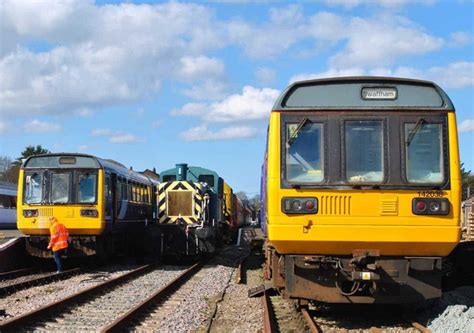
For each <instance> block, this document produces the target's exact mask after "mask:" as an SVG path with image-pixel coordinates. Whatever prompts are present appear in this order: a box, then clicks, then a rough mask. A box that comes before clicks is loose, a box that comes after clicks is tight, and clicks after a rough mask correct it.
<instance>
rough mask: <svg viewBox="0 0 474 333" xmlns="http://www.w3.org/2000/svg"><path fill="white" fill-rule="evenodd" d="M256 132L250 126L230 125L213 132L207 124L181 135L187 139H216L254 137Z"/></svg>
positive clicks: (183, 138)
mask: <svg viewBox="0 0 474 333" xmlns="http://www.w3.org/2000/svg"><path fill="white" fill-rule="evenodd" d="M256 134H257V130H256V129H255V128H253V127H248V126H230V127H224V128H222V129H220V130H218V131H217V132H212V131H210V130H209V129H208V128H207V126H206V125H203V126H197V127H193V128H190V129H189V130H187V131H185V132H182V133H180V135H179V137H180V138H181V139H182V140H185V141H215V140H233V139H244V138H252V137H254V136H255V135H256Z"/></svg>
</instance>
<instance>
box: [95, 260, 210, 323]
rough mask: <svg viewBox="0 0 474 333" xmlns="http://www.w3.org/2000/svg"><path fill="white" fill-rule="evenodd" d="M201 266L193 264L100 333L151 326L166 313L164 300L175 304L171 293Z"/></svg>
mask: <svg viewBox="0 0 474 333" xmlns="http://www.w3.org/2000/svg"><path fill="white" fill-rule="evenodd" d="M202 266H203V263H202V262H199V263H197V264H194V265H193V266H191V267H190V268H188V269H186V270H185V271H184V272H183V273H182V274H180V275H179V276H177V277H176V278H174V279H173V280H172V281H170V282H169V283H168V284H166V285H165V286H163V287H162V288H160V289H159V290H158V291H156V292H154V293H153V294H152V295H150V296H149V297H148V298H146V299H145V300H143V301H142V302H140V303H139V304H137V305H136V306H134V307H132V308H131V309H130V310H128V311H127V312H126V313H124V314H123V315H121V316H119V317H118V318H117V319H115V320H114V321H113V322H112V323H111V324H109V325H107V326H106V327H104V328H102V329H101V332H118V331H131V330H133V329H134V328H136V327H137V326H139V325H140V326H148V325H150V324H153V322H154V321H155V319H156V318H157V317H160V315H162V312H163V311H165V312H166V310H167V309H166V306H165V305H166V302H165V301H166V300H167V299H168V303H176V302H175V301H176V300H173V299H172V298H173V293H175V292H176V291H177V290H179V288H180V287H181V286H182V285H183V284H185V283H186V282H187V281H188V280H189V279H190V278H191V277H192V276H193V275H194V274H196V273H197V272H198V271H199V270H200V269H201V268H202Z"/></svg>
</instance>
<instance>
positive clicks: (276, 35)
mask: <svg viewBox="0 0 474 333" xmlns="http://www.w3.org/2000/svg"><path fill="white" fill-rule="evenodd" d="M226 32H227V34H228V36H229V38H230V42H231V43H234V44H236V45H240V46H241V47H242V48H243V49H244V52H245V53H246V54H247V55H249V56H250V57H254V58H268V57H275V56H277V55H279V54H281V53H283V52H285V51H287V50H289V49H290V48H291V47H292V45H293V44H295V43H296V42H298V41H300V40H301V39H304V38H305V37H307V35H306V32H305V18H304V15H303V12H302V10H301V7H299V6H296V5H290V6H286V7H281V8H272V9H270V20H269V21H268V22H264V23H263V24H260V25H256V24H250V23H247V22H244V21H236V20H234V21H231V22H229V23H228V24H227V25H226Z"/></svg>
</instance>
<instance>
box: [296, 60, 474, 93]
mask: <svg viewBox="0 0 474 333" xmlns="http://www.w3.org/2000/svg"><path fill="white" fill-rule="evenodd" d="M361 75H374V76H394V77H405V78H413V79H423V80H430V81H434V82H435V83H437V84H438V85H440V86H441V87H443V88H450V89H462V88H467V87H472V86H474V62H466V61H460V62H454V63H451V64H448V65H447V66H445V67H431V68H428V69H426V70H421V69H418V68H413V67H396V68H389V67H376V68H372V69H368V70H367V69H363V68H360V67H353V68H346V69H329V70H327V71H325V72H321V73H302V74H298V75H294V76H293V77H291V79H290V83H293V82H295V81H303V80H309V79H318V78H328V77H341V76H361Z"/></svg>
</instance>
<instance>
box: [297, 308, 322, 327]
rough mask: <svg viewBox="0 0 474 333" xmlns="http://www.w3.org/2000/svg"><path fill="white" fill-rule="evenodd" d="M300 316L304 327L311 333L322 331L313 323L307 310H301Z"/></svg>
mask: <svg viewBox="0 0 474 333" xmlns="http://www.w3.org/2000/svg"><path fill="white" fill-rule="evenodd" d="M301 314H302V315H303V318H304V320H305V321H306V325H308V328H309V330H310V332H311V333H321V332H322V330H321V329H320V328H319V327H318V324H317V323H316V322H315V321H314V319H313V317H312V316H311V315H310V314H309V312H308V309H305V308H303V309H301Z"/></svg>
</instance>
